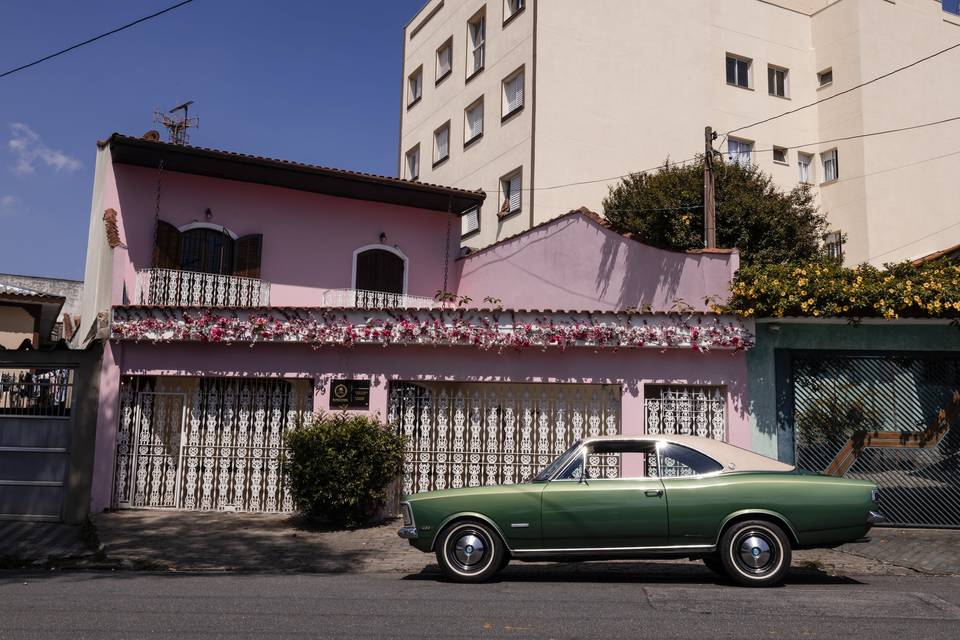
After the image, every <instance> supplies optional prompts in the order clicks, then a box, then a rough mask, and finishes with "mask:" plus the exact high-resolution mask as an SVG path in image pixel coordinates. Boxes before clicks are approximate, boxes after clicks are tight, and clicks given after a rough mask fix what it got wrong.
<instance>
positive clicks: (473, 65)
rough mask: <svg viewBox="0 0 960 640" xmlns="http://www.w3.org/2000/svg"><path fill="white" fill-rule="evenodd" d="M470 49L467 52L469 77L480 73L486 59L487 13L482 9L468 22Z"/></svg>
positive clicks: (468, 43)
mask: <svg viewBox="0 0 960 640" xmlns="http://www.w3.org/2000/svg"><path fill="white" fill-rule="evenodd" d="M467 35H468V42H467V45H468V47H469V51H468V52H467V77H470V76H472V75H474V74H475V73H479V72H480V70H481V69H483V65H484V61H485V55H486V52H485V47H486V42H487V14H486V12H485V11H482V10H481V11H480V13H478V14H477V15H475V16H474V17H472V18H470V20H469V21H468V22H467Z"/></svg>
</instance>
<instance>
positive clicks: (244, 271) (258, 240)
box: [233, 233, 263, 278]
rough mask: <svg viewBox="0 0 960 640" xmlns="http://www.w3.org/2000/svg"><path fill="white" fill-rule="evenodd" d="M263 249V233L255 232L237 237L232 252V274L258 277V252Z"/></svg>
mask: <svg viewBox="0 0 960 640" xmlns="http://www.w3.org/2000/svg"><path fill="white" fill-rule="evenodd" d="M262 249H263V235H262V234H259V233H256V234H253V235H249V236H243V237H242V238H237V241H236V248H235V249H234V252H233V275H235V276H243V277H244V278H259V277H260V254H261V251H262Z"/></svg>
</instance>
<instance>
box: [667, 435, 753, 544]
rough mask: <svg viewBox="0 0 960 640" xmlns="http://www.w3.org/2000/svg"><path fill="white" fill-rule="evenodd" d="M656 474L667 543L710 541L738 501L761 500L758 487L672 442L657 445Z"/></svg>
mask: <svg viewBox="0 0 960 640" xmlns="http://www.w3.org/2000/svg"><path fill="white" fill-rule="evenodd" d="M657 461H658V467H659V469H658V475H659V476H660V477H661V479H662V481H663V488H664V491H666V497H667V501H668V502H669V504H670V509H669V519H670V544H671V545H673V546H691V545H711V544H714V543H715V542H716V536H717V531H718V530H719V528H720V525H721V523H722V522H723V520H724V519H725V518H726V517H727V516H728V515H729V514H731V513H733V512H735V511H737V509H739V506H740V505H742V504H745V502H744V501H745V500H746V501H747V502H746V503H750V501H754V503H756V504H764V501H765V500H768V499H769V496H764V495H763V493H762V492H758V490H761V489H762V487H759V486H757V485H753V484H744V485H743V486H739V485H740V484H741V483H740V482H739V481H738V478H736V477H734V478H731V477H730V476H728V475H724V474H722V473H721V471H723V465H722V464H720V463H719V462H717V461H716V460H714V459H712V458H710V457H708V456H706V455H705V454H703V453H701V452H699V451H696V450H694V449H691V448H689V447H684V446H681V445H678V444H674V443H664V444H663V445H662V446H661V447H660V449H659V457H658V458H657Z"/></svg>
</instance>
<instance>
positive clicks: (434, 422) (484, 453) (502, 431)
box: [388, 382, 621, 494]
mask: <svg viewBox="0 0 960 640" xmlns="http://www.w3.org/2000/svg"><path fill="white" fill-rule="evenodd" d="M388 417H389V421H390V424H391V425H394V427H395V428H396V429H397V430H398V431H399V432H400V433H402V434H403V435H405V436H406V437H407V440H408V448H407V452H406V457H405V459H404V467H403V492H404V493H405V494H409V493H415V492H422V491H433V490H436V489H446V488H455V487H465V486H471V487H474V486H479V485H495V484H513V483H515V482H522V481H524V480H526V479H528V478H530V477H531V476H533V475H535V474H536V473H537V472H538V471H539V470H540V469H542V468H543V467H545V466H546V465H547V464H549V463H550V462H551V461H552V460H553V459H554V458H555V457H556V456H558V455H559V454H561V453H563V452H564V451H565V450H566V449H567V448H569V447H570V445H571V444H573V442H574V441H576V440H579V439H581V438H585V437H589V436H598V435H612V434H618V433H620V429H621V424H620V387H619V385H575V384H483V383H408V382H401V383H394V384H392V385H391V386H390V404H389V416H388ZM591 462H592V461H591ZM612 472H614V473H615V472H616V468H612Z"/></svg>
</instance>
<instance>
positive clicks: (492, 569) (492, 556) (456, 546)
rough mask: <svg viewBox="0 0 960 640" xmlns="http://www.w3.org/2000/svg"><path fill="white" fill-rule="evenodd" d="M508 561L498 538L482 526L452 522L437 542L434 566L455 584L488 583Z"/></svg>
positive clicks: (490, 530) (466, 522)
mask: <svg viewBox="0 0 960 640" xmlns="http://www.w3.org/2000/svg"><path fill="white" fill-rule="evenodd" d="M508 560H509V558H508V556H507V554H506V548H505V547H504V544H503V541H502V540H500V536H499V535H497V533H496V531H494V530H493V528H492V527H490V526H489V525H487V524H485V523H481V522H475V521H472V520H471V521H461V522H455V523H453V524H452V525H450V526H449V527H447V528H446V529H444V530H443V531H442V532H441V533H440V538H439V539H438V540H437V562H438V563H439V564H440V568H441V569H442V570H443V573H444V574H445V575H446V576H447V577H448V578H451V579H453V580H456V581H457V582H483V581H484V580H489V579H490V578H491V577H492V576H493V574H495V573H496V572H497V571H499V570H500V569H501V568H502V566H503V565H505V564H506V562H507V561H508Z"/></svg>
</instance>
